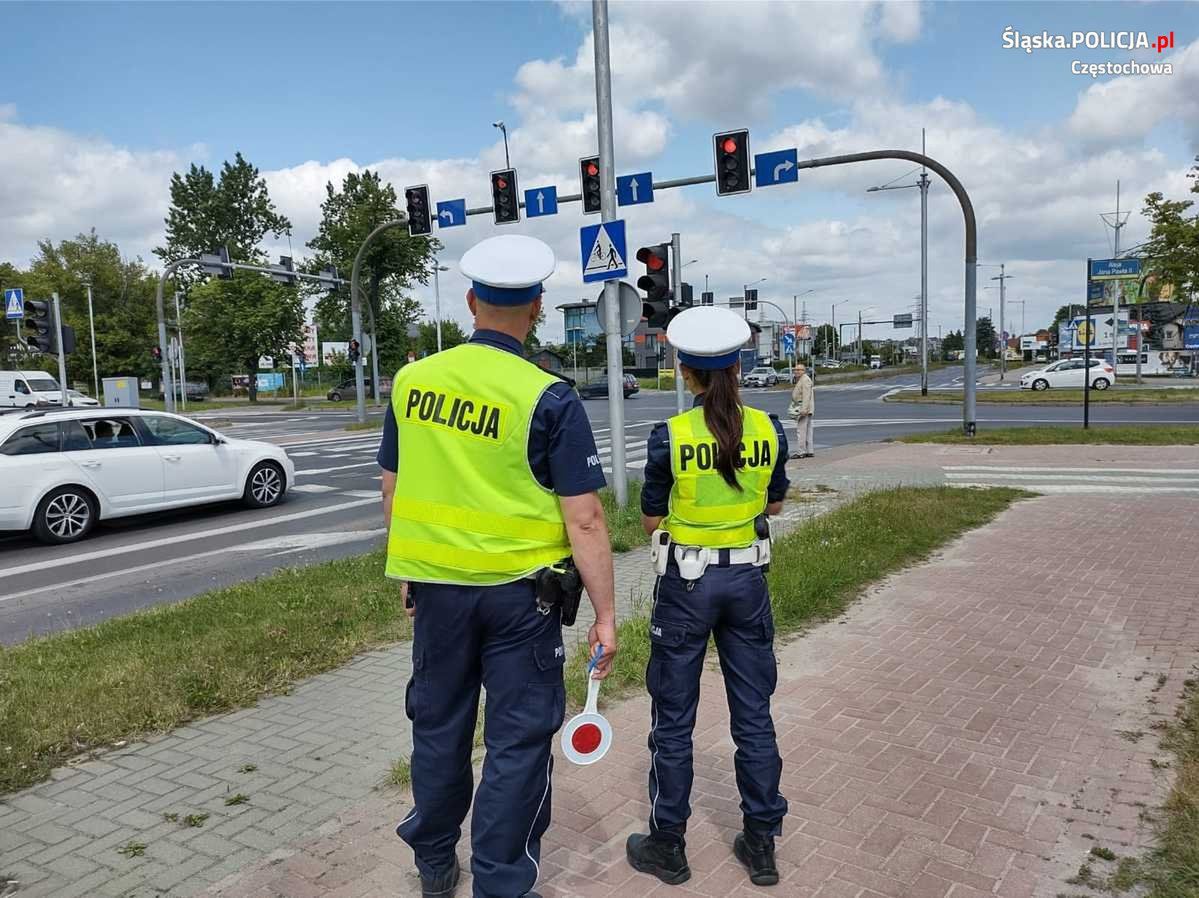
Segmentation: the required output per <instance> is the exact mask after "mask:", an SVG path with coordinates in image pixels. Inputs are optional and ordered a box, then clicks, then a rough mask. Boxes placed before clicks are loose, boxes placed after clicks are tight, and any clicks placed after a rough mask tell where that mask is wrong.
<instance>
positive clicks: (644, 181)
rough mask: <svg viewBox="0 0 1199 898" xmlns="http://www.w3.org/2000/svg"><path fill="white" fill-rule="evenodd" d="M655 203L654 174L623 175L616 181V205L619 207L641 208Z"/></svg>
mask: <svg viewBox="0 0 1199 898" xmlns="http://www.w3.org/2000/svg"><path fill="white" fill-rule="evenodd" d="M653 201H654V175H653V172H647V171H643V172H638V173H637V174H635V175H621V176H620V177H619V178H617V179H616V203H617V205H619V206H640V205H643V204H644V203H652V202H653Z"/></svg>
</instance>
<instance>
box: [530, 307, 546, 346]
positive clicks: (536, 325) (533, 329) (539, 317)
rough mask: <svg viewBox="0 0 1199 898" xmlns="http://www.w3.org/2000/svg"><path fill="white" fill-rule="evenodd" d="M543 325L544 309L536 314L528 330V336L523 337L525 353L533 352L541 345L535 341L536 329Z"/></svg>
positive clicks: (538, 341)
mask: <svg viewBox="0 0 1199 898" xmlns="http://www.w3.org/2000/svg"><path fill="white" fill-rule="evenodd" d="M543 324H545V309H544V308H543V309H542V310H541V311H540V312H538V313H537V319H536V320H535V321H534V322H533V326H532V327H531V328H529V334H528V336H527V337H525V352H526V353H529V352H533V351H534V350H536V349H537V347H539V346H540V345H541V341H540V340H538V339H537V328H539V327H541V325H543Z"/></svg>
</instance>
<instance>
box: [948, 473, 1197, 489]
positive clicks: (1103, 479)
mask: <svg viewBox="0 0 1199 898" xmlns="http://www.w3.org/2000/svg"><path fill="white" fill-rule="evenodd" d="M945 476H946V477H948V478H951V479H952V478H955V477H958V478H967V479H969V478H973V479H976V480H977V479H980V478H986V479H987V480H1019V481H1022V482H1031V481H1036V480H1073V481H1080V480H1081V481H1084V482H1088V483H1093V482H1100V483H1193V484H1195V485H1196V486H1199V478H1196V477H1134V476H1130V475H1124V476H1115V477H1108V476H1105V475H1103V474H1087V475H1085V476H1079V475H1077V474H992V473H991V472H990V471H960V472H957V471H946V472H945Z"/></svg>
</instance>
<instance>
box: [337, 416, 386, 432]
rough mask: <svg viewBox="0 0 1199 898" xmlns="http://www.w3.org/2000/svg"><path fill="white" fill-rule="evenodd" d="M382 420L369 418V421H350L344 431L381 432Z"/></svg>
mask: <svg viewBox="0 0 1199 898" xmlns="http://www.w3.org/2000/svg"><path fill="white" fill-rule="evenodd" d="M382 429H383V419H382V418H371V419H370V420H369V421H352V422H350V423H349V424H347V425H346V430H382Z"/></svg>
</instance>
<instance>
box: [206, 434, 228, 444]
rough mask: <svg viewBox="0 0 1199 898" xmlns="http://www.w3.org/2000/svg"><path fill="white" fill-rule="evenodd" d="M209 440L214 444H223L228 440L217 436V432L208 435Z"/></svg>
mask: <svg viewBox="0 0 1199 898" xmlns="http://www.w3.org/2000/svg"><path fill="white" fill-rule="evenodd" d="M208 441H209V442H210V443H212V445H214V446H223V445H225V443H226V442H228V441H227V440H226V439H225V438H224V437H222V436H217V435H216V434H215V433H214V434H211V435H210V436H209V437H208Z"/></svg>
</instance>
